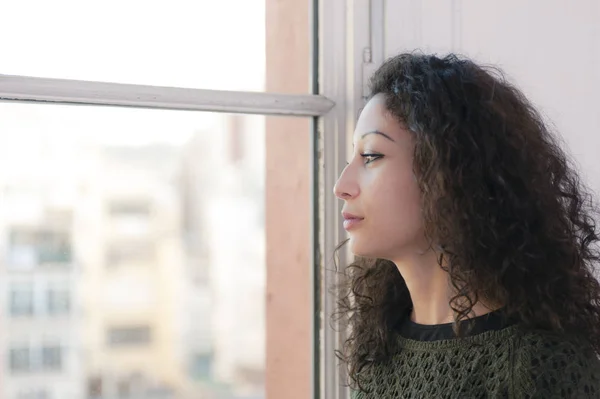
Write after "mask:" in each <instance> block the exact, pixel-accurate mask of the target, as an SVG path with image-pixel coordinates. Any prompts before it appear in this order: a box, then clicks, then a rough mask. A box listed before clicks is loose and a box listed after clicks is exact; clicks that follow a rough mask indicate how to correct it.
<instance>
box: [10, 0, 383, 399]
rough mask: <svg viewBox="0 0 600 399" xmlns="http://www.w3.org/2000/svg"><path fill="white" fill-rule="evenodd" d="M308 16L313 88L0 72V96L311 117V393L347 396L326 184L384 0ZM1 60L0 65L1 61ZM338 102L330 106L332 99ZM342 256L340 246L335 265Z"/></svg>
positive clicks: (319, 0) (335, 170) (377, 49)
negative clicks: (220, 86) (290, 90)
mask: <svg viewBox="0 0 600 399" xmlns="http://www.w3.org/2000/svg"><path fill="white" fill-rule="evenodd" d="M309 1H310V2H311V6H312V8H313V9H312V12H311V15H312V16H313V19H314V21H313V29H312V30H313V35H314V36H315V37H314V38H313V40H312V43H313V49H312V50H313V51H312V58H313V59H312V60H311V65H313V67H312V69H313V70H312V71H311V75H312V76H311V79H312V81H313V83H314V84H313V87H314V92H315V94H306V95H296V94H279V93H260V92H241V91H223V90H203V89H193V88H175V87H160V86H149V85H133V84H122V83H111V82H94V81H80V80H68V79H53V78H39V77H27V76H14V75H1V74H0V102H25V103H38V104H39V103H53V104H73V105H99V106H117V107H134V108H149V109H166V110H185V111H205V112H228V113H245V114H263V115H280V116H299V117H302V116H304V117H307V116H308V117H314V118H315V122H316V123H314V132H313V148H312V156H313V168H315V171H314V173H313V182H312V190H313V193H312V195H311V197H312V198H313V205H312V209H313V213H314V218H313V223H312V226H311V227H312V234H313V246H314V248H313V251H312V252H313V263H314V264H313V268H312V272H313V287H312V291H313V308H312V309H313V310H316V312H315V314H313V315H312V320H313V323H314V333H313V349H314V352H313V353H314V354H315V357H316V356H317V355H318V356H319V358H315V359H314V360H313V373H312V377H313V378H312V384H313V387H312V392H313V397H314V398H327V399H346V398H348V397H349V391H348V389H347V388H344V387H343V382H344V381H345V377H344V372H345V370H344V369H343V368H341V369H340V368H339V367H338V361H337V358H336V356H335V354H334V350H336V349H338V348H339V347H340V343H341V342H342V341H343V339H344V336H345V334H344V332H343V331H340V330H339V326H335V325H333V324H332V323H331V322H330V319H329V316H330V315H331V313H332V311H333V310H334V309H335V298H334V297H332V296H331V295H330V294H329V289H330V287H332V286H333V285H334V284H336V283H338V282H339V278H340V277H339V276H340V275H339V273H336V272H335V271H334V270H333V269H334V264H333V258H334V254H333V250H334V248H335V247H336V246H337V244H339V243H340V242H341V241H342V240H343V239H345V238H346V233H345V231H344V230H343V229H342V227H341V220H340V211H341V202H340V201H338V200H337V199H336V198H335V196H334V195H333V192H332V188H333V184H334V183H335V181H336V179H337V177H338V176H339V174H340V172H341V171H342V169H343V167H344V165H345V159H346V156H347V154H348V151H349V147H350V145H351V139H349V138H351V137H352V131H353V129H354V123H355V120H356V118H357V116H358V112H359V110H360V108H361V107H362V106H363V103H364V95H365V94H366V79H367V78H368V76H369V75H370V74H371V73H372V72H373V70H374V68H375V67H376V66H377V65H378V64H380V63H381V62H382V61H383V29H384V18H383V13H384V0H309ZM0 67H1V66H0ZM336 104H337V106H336ZM348 259H349V256H348V254H346V253H344V252H342V253H340V254H339V256H338V261H339V265H341V266H343V265H344V264H346V263H347V260H348Z"/></svg>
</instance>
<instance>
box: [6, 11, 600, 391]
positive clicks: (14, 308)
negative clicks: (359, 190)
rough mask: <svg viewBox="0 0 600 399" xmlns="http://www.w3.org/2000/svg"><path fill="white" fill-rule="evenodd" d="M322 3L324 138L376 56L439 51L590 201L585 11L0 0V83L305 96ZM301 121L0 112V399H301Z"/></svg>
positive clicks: (306, 347)
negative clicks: (518, 113) (330, 69)
mask: <svg viewBox="0 0 600 399" xmlns="http://www.w3.org/2000/svg"><path fill="white" fill-rule="evenodd" d="M334 3H335V6H336V7H337V9H338V10H342V11H343V12H342V13H341V14H340V15H338V17H339V20H340V21H346V22H347V26H346V27H345V29H346V30H345V31H344V32H345V33H344V34H345V39H344V41H341V42H340V43H342V46H344V47H340V48H336V49H335V51H336V54H333V56H334V58H335V57H338V54H337V51H339V57H338V58H339V60H338V65H339V68H341V69H340V70H338V72H341V70H342V69H343V70H344V73H346V74H347V77H348V79H347V84H348V86H347V88H346V89H345V90H347V91H346V92H344V93H347V96H348V98H353V99H354V100H352V101H350V100H348V101H347V102H346V101H345V100H343V101H341V102H340V101H338V104H337V107H338V109H339V107H342V108H343V109H344V112H346V114H347V115H348V126H347V129H346V130H344V131H341V132H339V131H338V132H328V131H325V132H320V133H322V134H325V135H327V134H347V135H351V132H352V128H353V127H352V126H351V124H352V123H353V122H354V120H355V117H356V116H357V110H358V108H359V106H360V104H359V102H360V101H358V100H360V98H361V95H362V90H363V87H364V85H365V83H366V79H367V78H368V75H369V73H370V72H372V71H373V70H374V68H376V67H377V65H378V64H379V63H380V62H381V61H382V60H383V59H385V58H387V57H389V56H392V55H394V54H396V53H398V52H401V51H412V50H415V49H421V50H424V51H431V52H438V53H446V52H449V51H454V52H458V53H461V54H464V55H467V56H470V57H472V58H474V59H475V60H476V61H479V62H483V63H489V64H494V65H498V66H500V67H501V68H502V69H503V70H504V71H505V72H506V74H507V76H508V77H509V79H510V80H511V81H514V82H516V84H517V85H518V86H519V87H520V88H522V90H523V91H524V92H525V94H526V95H527V96H529V98H530V99H531V100H532V101H533V102H534V104H535V105H536V106H537V107H538V108H539V109H540V110H541V111H542V112H543V113H544V115H545V116H546V117H547V119H548V122H549V123H550V124H551V125H552V126H554V128H555V130H556V131H557V132H559V134H560V135H561V137H562V138H563V139H564V141H565V144H566V145H567V146H568V149H569V151H570V153H571V154H572V155H573V157H574V158H575V159H576V161H577V166H578V167H579V168H580V169H581V171H582V175H583V176H584V178H585V179H586V182H587V183H588V184H589V185H590V186H591V187H592V188H593V189H594V190H596V192H600V158H598V151H599V150H600V135H599V134H598V132H599V131H600V113H599V112H598V110H597V108H598V106H600V103H599V102H598V99H597V93H598V92H600V2H598V1H596V0H581V1H578V2H572V1H567V0H531V1H527V2H523V1H517V0H503V1H500V0H484V1H480V0H477V1H476V0H446V1H434V0H421V1H419V0H370V1H369V0H352V1H351V0H321V1H320V2H319V1H314V2H313V1H309V0H219V1H218V2H215V1H212V2H209V1H204V0H202V1H192V0H172V1H169V2H166V1H162V2H159V1H154V2H149V1H141V0H127V1H123V0H121V1H116V0H105V1H102V2H99V1H85V2H83V1H79V0H53V1H42V0H21V1H9V0H0V74H4V75H22V76H35V77H48V78H61V79H77V80H91V81H101V82H113V83H130V84H143V85H153V86H171V87H187V88H200V89H213V90H237V91H251V92H257V93H258V92H273V93H287V94H309V93H311V85H312V82H311V68H312V64H311V63H312V62H313V61H314V60H315V59H316V58H315V57H317V55H320V56H321V57H325V56H327V54H322V51H323V48H321V49H319V46H316V45H315V43H313V42H312V40H313V34H314V32H313V29H316V26H317V21H316V20H315V17H316V14H317V13H315V12H314V11H315V10H318V11H320V12H321V11H323V10H324V8H325V7H329V6H330V5H332V4H334ZM328 15H329V14H327V13H326V12H323V13H322V14H321V17H323V16H328ZM346 22H344V23H346ZM339 26H340V25H334V24H333V23H329V22H328V20H327V19H325V20H324V21H322V22H321V29H320V32H319V35H318V37H317V38H318V43H319V45H321V44H323V43H324V41H326V40H327V39H328V37H329V36H333V35H339V30H338V28H339ZM336 32H337V33H336ZM328 35H329V36H328ZM319 51H321V53H319ZM329 55H331V54H329ZM330 76H331V75H328V74H326V73H324V74H323V75H322V76H321V78H320V79H321V83H322V84H323V83H325V84H331V85H333V83H332V82H329V81H327V80H326V79H328V77H330ZM344 95H346V94H344ZM357 99H358V100H357ZM311 126H312V125H311V120H310V118H299V117H275V116H262V115H243V114H227V113H209V112H185V111H164V110H148V109H134V108H116V107H102V106H67V105H49V104H39V103H38V104H28V103H19V102H0V326H1V327H0V399H125V398H127V399H141V398H154V399H191V398H194V399H195V398H209V399H212V398H215V399H216V398H219V399H221V398H223V399H242V398H244V399H250V398H252V399H254V398H256V399H258V398H269V399H280V398H285V399H295V398H298V399H300V398H307V397H311V396H314V394H315V392H317V391H318V389H317V390H316V391H315V390H314V387H313V385H312V384H314V383H315V378H316V377H315V375H314V374H313V373H315V370H317V373H318V368H319V365H321V366H322V367H325V366H323V365H324V364H334V363H326V362H325V361H324V359H330V358H331V357H332V356H333V353H329V352H327V353H315V352H314V350H313V349H314V347H313V344H312V341H311V340H312V338H313V335H312V334H313V329H315V328H316V329H319V328H320V329H321V331H322V329H323V328H324V327H323V325H326V319H327V317H328V315H326V314H322V312H318V314H317V318H319V317H320V318H321V321H320V324H319V323H317V322H315V319H314V314H313V313H314V312H313V303H312V302H311V301H312V300H313V296H316V295H318V292H320V290H322V289H323V288H324V287H322V286H320V285H319V283H318V282H317V283H315V282H314V281H313V280H312V278H313V277H315V276H313V275H311V267H312V263H311V262H312V254H311V234H313V233H318V232H313V231H311V219H312V217H313V215H312V214H311V200H312V197H311V193H312V191H311V190H313V188H312V187H311V175H312V174H313V172H314V171H313V169H312V168H313V163H312V160H311V156H310V152H311V135H312V134H313V131H312V128H311ZM349 141H351V140H349ZM325 167H326V168H327V167H330V166H328V165H327V164H326V165H325ZM314 189H315V190H317V191H318V192H319V193H321V194H320V195H321V196H322V195H325V194H323V192H327V193H329V192H330V190H331V187H322V186H320V187H315V188H314ZM323 211H324V212H338V210H337V209H324V210H323ZM329 227H331V226H329ZM331 228H333V227H331ZM330 261H331V260H330V259H325V260H324V264H325V266H327V265H329V264H330ZM317 278H318V276H317ZM320 373H321V375H322V376H324V375H325V374H326V373H331V374H335V371H334V370H323V369H321V371H320ZM317 383H318V382H317ZM340 397H341V396H340ZM327 399H329V398H327Z"/></svg>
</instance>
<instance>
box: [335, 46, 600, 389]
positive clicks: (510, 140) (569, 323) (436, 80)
mask: <svg viewBox="0 0 600 399" xmlns="http://www.w3.org/2000/svg"><path fill="white" fill-rule="evenodd" d="M379 93H383V94H384V96H385V99H386V108H387V109H388V111H389V112H390V113H391V114H392V115H393V116H394V117H396V118H397V120H398V121H399V122H400V123H402V124H403V125H404V126H405V127H406V128H407V129H408V130H409V131H410V132H411V134H412V135H413V139H414V142H415V149H414V161H413V162H414V163H413V168H414V173H415V175H416V176H417V180H418V185H419V188H420V191H421V198H422V209H423V220H424V224H425V233H426V237H427V238H428V239H429V240H431V242H432V243H436V245H439V247H440V248H441V253H442V256H440V258H439V260H438V263H439V265H440V267H443V268H444V270H446V271H447V272H448V274H449V280H450V283H451V284H452V286H453V287H454V289H455V290H456V295H455V296H454V297H453V298H452V299H451V300H450V306H451V308H452V309H453V311H454V313H455V317H454V322H455V324H454V326H455V331H456V332H457V333H458V335H459V336H461V335H464V333H465V331H461V328H459V325H462V324H464V323H459V322H460V321H462V320H469V314H470V312H471V310H472V308H473V306H474V305H475V304H476V303H477V302H478V301H483V300H484V299H485V301H487V303H497V304H502V309H501V311H502V312H503V314H504V315H505V316H506V317H509V318H511V319H516V320H518V322H519V323H520V324H521V326H523V327H524V328H529V329H543V330H547V331H553V332H557V333H561V334H568V335H572V336H576V337H578V338H580V339H582V340H585V342H587V343H589V344H590V346H589V347H590V348H591V349H593V350H594V351H595V352H596V353H600V284H599V283H598V281H597V280H596V278H595V277H594V266H595V264H596V263H597V262H598V261H599V260H600V251H599V249H598V241H599V238H598V234H599V233H598V230H597V228H596V223H595V219H597V217H598V208H597V206H596V203H595V201H594V199H593V197H592V192H591V190H589V189H588V188H586V186H585V185H584V184H582V182H581V180H580V178H579V175H578V172H577V168H576V166H575V163H574V162H573V161H572V160H571V159H570V157H569V156H568V155H567V154H566V153H565V152H564V151H563V150H562V149H561V146H562V145H563V143H562V142H561V141H560V140H559V139H558V137H557V136H555V135H553V134H552V132H551V131H550V129H549V127H548V125H547V124H546V123H545V122H544V121H543V118H542V116H541V115H540V113H538V112H537V111H536V110H535V109H534V107H533V105H532V104H531V103H530V102H529V101H528V100H527V99H526V98H525V96H524V95H523V93H522V92H521V91H519V90H518V89H517V88H516V87H515V86H513V85H512V84H510V83H509V82H508V81H507V79H506V78H505V77H504V75H503V74H502V72H501V71H500V70H498V69H497V68H494V67H484V66H480V65H478V64H476V63H474V62H473V61H471V60H469V59H467V58H464V57H459V56H456V55H454V54H450V55H447V56H445V57H443V58H440V57H437V56H434V55H426V54H420V53H405V54H400V55H398V56H395V57H393V58H391V59H389V60H387V61H386V62H385V63H384V64H383V65H382V66H381V67H380V68H379V69H378V70H377V71H376V72H375V74H374V76H373V77H372V80H371V96H374V95H376V94H379ZM338 250H339V248H338ZM344 274H345V275H346V283H344V284H343V285H342V286H341V287H338V288H339V292H338V295H339V299H338V311H337V312H336V314H335V315H337V316H340V317H341V318H342V319H343V322H344V325H349V327H350V333H349V335H348V338H347V339H346V340H345V342H344V345H343V347H342V350H341V351H340V352H338V353H337V354H338V356H339V358H340V359H341V360H342V362H343V363H345V364H346V365H347V367H348V371H349V377H350V379H351V385H352V386H356V385H358V386H360V375H361V372H362V371H363V370H366V369H367V368H369V367H370V366H372V365H373V364H374V363H378V362H384V361H386V360H387V359H389V358H390V357H391V356H392V355H393V354H394V353H395V351H396V350H397V348H396V345H395V342H396V340H395V338H394V337H395V334H396V333H395V332H394V331H395V329H396V328H397V325H398V323H399V322H400V321H401V319H402V318H403V317H404V316H405V315H406V314H407V312H408V311H409V310H410V309H411V307H412V303H411V299H410V295H409V292H408V289H407V286H406V283H405V281H404V279H403V278H402V276H401V274H400V273H399V271H398V269H397V267H396V265H395V264H394V263H392V262H391V261H389V260H385V259H365V258H356V259H355V261H354V262H353V263H352V264H351V265H349V266H348V267H347V268H345V269H344ZM335 315H334V316H335ZM467 324H468V323H467Z"/></svg>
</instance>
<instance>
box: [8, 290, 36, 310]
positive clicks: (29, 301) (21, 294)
mask: <svg viewBox="0 0 600 399" xmlns="http://www.w3.org/2000/svg"><path fill="white" fill-rule="evenodd" d="M10 314H11V316H13V317H20V316H32V315H33V284H30V283H14V284H12V285H11V288H10Z"/></svg>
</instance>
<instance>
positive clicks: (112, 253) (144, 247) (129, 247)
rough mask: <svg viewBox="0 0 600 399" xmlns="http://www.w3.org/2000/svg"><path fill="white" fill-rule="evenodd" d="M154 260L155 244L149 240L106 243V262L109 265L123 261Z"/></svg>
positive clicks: (115, 264) (139, 261)
mask: <svg viewBox="0 0 600 399" xmlns="http://www.w3.org/2000/svg"><path fill="white" fill-rule="evenodd" d="M154 261H156V246H155V245H154V244H153V243H152V242H149V241H129V242H117V243H112V244H109V245H108V250H107V253H106V263H107V265H108V266H109V267H113V266H119V265H120V264H123V263H134V264H139V263H151V262H154Z"/></svg>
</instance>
